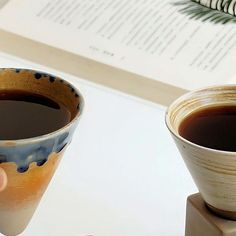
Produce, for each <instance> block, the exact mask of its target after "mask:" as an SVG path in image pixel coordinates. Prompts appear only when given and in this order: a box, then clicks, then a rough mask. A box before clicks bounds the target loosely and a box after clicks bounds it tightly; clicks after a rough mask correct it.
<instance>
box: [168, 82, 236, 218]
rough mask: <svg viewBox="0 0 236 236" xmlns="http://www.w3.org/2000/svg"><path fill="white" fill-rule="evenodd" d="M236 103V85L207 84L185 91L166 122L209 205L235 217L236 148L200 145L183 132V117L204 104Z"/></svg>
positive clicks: (203, 106) (205, 105)
mask: <svg viewBox="0 0 236 236" xmlns="http://www.w3.org/2000/svg"><path fill="white" fill-rule="evenodd" d="M222 105H225V106H227V105H236V85H235V86H234V85H228V86H217V87H208V88H204V89H201V90H198V91H193V92H190V93H187V94H185V95H183V96H182V97H180V98H178V99H177V100H176V101H174V102H173V103H172V104H171V105H170V106H169V108H168V109H167V112H166V125H167V127H168V128H169V130H170V132H171V134H172V136H173V138H174V141H175V143H176V145H177V147H178V149H179V151H180V153H181V155H182V157H183V159H184V162H185V164H186V166H187V168H188V170H189V172H190V174H191V175H192V177H193V180H194V181H195V183H196V185H197V187H198V189H199V192H200V193H201V195H202V197H203V199H204V201H205V202H206V204H207V206H208V207H209V208H210V209H211V210H212V211H213V212H214V213H216V214H218V215H220V216H222V217H225V218H228V219H233V220H236V152H227V151H219V150H214V149H210V148H206V147H203V146H199V145H197V144H194V143H192V142H189V141H188V140H186V139H184V138H183V137H181V136H180V134H179V132H178V128H179V126H180V124H181V122H182V121H183V119H184V118H185V117H186V116H188V115H189V114H191V113H192V112H195V111H197V110H199V109H202V108H207V107H213V106H222Z"/></svg>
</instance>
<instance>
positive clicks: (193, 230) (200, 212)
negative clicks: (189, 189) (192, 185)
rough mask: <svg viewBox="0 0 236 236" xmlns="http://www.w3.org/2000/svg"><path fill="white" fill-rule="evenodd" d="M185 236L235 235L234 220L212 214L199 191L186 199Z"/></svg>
mask: <svg viewBox="0 0 236 236" xmlns="http://www.w3.org/2000/svg"><path fill="white" fill-rule="evenodd" d="M185 236H236V221H232V220H227V219H224V218H221V217H218V216H216V215H214V214H213V213H212V212H211V211H209V209H208V208H207V207H206V205H205V203H204V201H203V199H202V197H201V195H200V194H199V193H197V194H193V195H191V196H189V197H188V199H187V211H186V226H185Z"/></svg>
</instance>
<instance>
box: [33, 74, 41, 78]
mask: <svg viewBox="0 0 236 236" xmlns="http://www.w3.org/2000/svg"><path fill="white" fill-rule="evenodd" d="M34 77H35V79H41V77H42V75H41V74H40V73H35V74H34Z"/></svg>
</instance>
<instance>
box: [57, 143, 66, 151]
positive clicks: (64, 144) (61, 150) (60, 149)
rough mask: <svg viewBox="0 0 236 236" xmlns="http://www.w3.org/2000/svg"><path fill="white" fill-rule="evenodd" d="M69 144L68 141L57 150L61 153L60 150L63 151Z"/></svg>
mask: <svg viewBox="0 0 236 236" xmlns="http://www.w3.org/2000/svg"><path fill="white" fill-rule="evenodd" d="M66 145H67V143H65V144H64V145H63V146H62V147H61V148H59V149H58V150H57V153H59V152H61V151H62V150H63V149H64V147H65V146H66Z"/></svg>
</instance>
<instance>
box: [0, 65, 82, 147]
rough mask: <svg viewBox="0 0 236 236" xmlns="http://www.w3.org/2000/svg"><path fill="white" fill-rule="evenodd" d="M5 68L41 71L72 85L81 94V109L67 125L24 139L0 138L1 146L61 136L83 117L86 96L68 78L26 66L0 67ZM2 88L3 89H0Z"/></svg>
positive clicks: (29, 142) (31, 71)
mask: <svg viewBox="0 0 236 236" xmlns="http://www.w3.org/2000/svg"><path fill="white" fill-rule="evenodd" d="M4 70H11V71H13V70H21V71H27V72H30V73H40V74H44V75H47V76H53V77H55V78H57V79H60V80H62V81H63V82H64V84H66V85H68V86H70V87H71V88H73V89H74V91H75V93H76V94H78V95H79V99H80V100H79V109H78V112H77V113H76V115H75V117H74V118H73V119H72V120H71V121H70V122H69V123H67V124H66V125H64V126H62V127H61V128H59V129H57V130H55V131H52V132H50V133H47V134H43V135H39V136H34V137H30V138H23V139H4V140H0V146H5V145H6V143H9V144H10V145H11V144H12V145H14V146H15V145H24V144H26V143H27V144H33V143H37V142H40V141H43V140H47V139H50V138H52V137H55V136H59V135H60V134H62V133H63V132H64V131H65V130H67V129H69V127H71V126H72V125H73V124H75V123H76V121H77V120H78V119H79V118H80V117H81V115H82V113H83V110H84V98H83V96H82V94H81V92H80V91H79V90H78V89H77V88H76V87H75V86H74V85H73V84H71V83H70V82H68V80H66V79H64V78H61V77H59V76H57V75H54V74H51V73H48V72H45V71H41V70H37V69H29V68H24V67H4V68H3V67H2V68H0V72H1V71H4ZM0 90H1V89H0Z"/></svg>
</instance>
